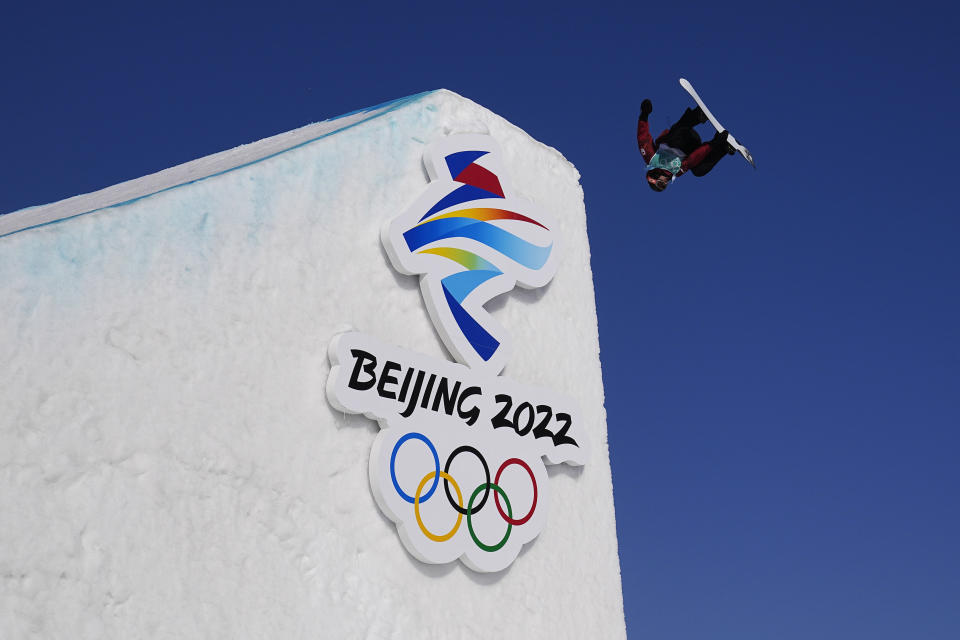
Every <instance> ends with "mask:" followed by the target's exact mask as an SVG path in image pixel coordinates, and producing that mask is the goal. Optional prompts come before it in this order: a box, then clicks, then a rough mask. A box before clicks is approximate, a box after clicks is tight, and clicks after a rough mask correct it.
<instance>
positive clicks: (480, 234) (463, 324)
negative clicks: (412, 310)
mask: <svg viewBox="0 0 960 640" xmlns="http://www.w3.org/2000/svg"><path fill="white" fill-rule="evenodd" d="M424 165H425V166H426V169H427V173H428V175H429V177H430V184H429V185H428V186H427V189H426V191H424V193H423V194H422V195H421V196H420V197H419V198H417V200H416V202H414V203H413V205H412V206H410V208H408V209H407V211H406V212H405V213H403V214H402V215H400V216H398V217H397V218H396V219H394V220H393V221H392V222H390V223H389V224H388V225H387V226H385V227H384V229H383V232H382V240H383V245H384V247H385V248H386V250H387V254H388V255H389V256H390V261H391V262H392V263H393V266H394V268H396V269H397V270H398V271H400V272H402V273H406V274H409V275H413V274H419V275H420V276H421V278H420V288H421V291H422V292H423V298H424V301H425V303H426V305H427V309H428V311H429V312H430V317H431V318H432V320H433V323H434V325H435V326H436V327H437V330H438V331H439V333H440V335H441V337H442V338H443V341H444V343H445V344H446V346H447V348H448V349H449V350H450V351H451V353H452V354H453V355H454V357H455V358H456V359H457V360H459V361H460V362H462V363H464V364H466V365H468V366H470V367H473V368H477V369H481V368H482V369H484V370H486V371H489V372H492V373H493V374H496V373H499V372H500V371H501V370H502V369H503V367H504V365H505V364H506V362H507V359H508V358H509V351H510V349H509V345H508V343H507V337H506V334H505V331H504V329H503V328H502V327H501V326H500V325H498V324H497V323H496V322H495V321H494V320H493V318H492V317H491V316H490V315H489V314H488V313H487V312H486V311H485V310H484V308H483V305H484V304H486V302H487V301H489V300H490V299H491V298H493V297H495V296H498V295H500V294H502V293H506V292H507V291H510V290H511V289H513V287H514V286H515V285H520V286H522V287H524V288H528V289H532V288H536V287H542V286H544V285H545V284H547V283H548V282H549V281H550V279H551V278H552V277H553V275H554V273H555V272H556V266H557V246H556V242H557V241H556V237H555V233H554V232H553V231H552V230H553V229H554V228H555V224H554V221H553V219H552V218H551V217H550V216H549V215H548V214H547V213H546V212H544V211H541V210H538V209H537V208H536V207H535V206H534V205H533V204H532V203H530V202H527V201H525V200H522V199H520V198H517V197H515V196H513V195H512V194H511V192H510V188H509V183H508V181H507V180H506V178H505V172H504V168H503V165H502V154H501V151H500V149H499V147H498V146H497V144H496V141H494V139H493V138H491V137H490V136H486V135H478V134H473V135H459V136H449V137H447V138H443V139H441V140H440V141H438V142H437V143H435V144H433V145H431V146H430V147H429V148H428V149H427V151H426V153H425V154H424Z"/></svg>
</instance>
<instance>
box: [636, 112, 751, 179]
mask: <svg viewBox="0 0 960 640" xmlns="http://www.w3.org/2000/svg"><path fill="white" fill-rule="evenodd" d="M652 111H653V103H652V102H650V100H649V99H647V100H644V101H643V102H642V103H641V104H640V118H639V119H638V120H637V145H639V147H640V153H641V155H643V159H644V160H646V162H647V184H649V185H650V188H651V189H653V190H654V191H663V190H664V189H666V188H667V185H669V184H670V183H671V182H672V181H673V180H674V178H677V177H679V176H681V175H683V174H684V173H686V172H687V170H690V171H691V172H692V173H693V175H695V176H697V177H702V176H705V175H706V174H707V173H708V172H709V171H710V170H711V169H713V167H714V165H716V164H717V163H718V162H719V161H720V158H722V157H723V156H725V155H727V154H730V155H733V154H734V153H736V150H735V149H734V148H733V147H732V146H731V145H730V144H728V143H727V136H728V133H727V132H726V131H718V132H717V134H716V135H715V136H713V139H712V140H710V142H702V141H701V140H700V134H698V133H697V131H696V129H694V127H695V126H696V125H698V124H703V123H704V122H706V121H707V115H706V114H705V113H704V112H703V109H701V108H700V107H699V106H697V108H696V109H687V110H686V111H684V112H683V115H682V116H681V117H680V119H679V120H677V121H676V122H675V123H674V124H673V126H671V127H670V128H669V129H667V130H666V131H664V132H663V133H661V134H660V135H659V136H657V138H656V139H654V138H653V136H652V135H650V125H649V123H648V122H647V117H648V116H649V115H650V113H651V112H652Z"/></svg>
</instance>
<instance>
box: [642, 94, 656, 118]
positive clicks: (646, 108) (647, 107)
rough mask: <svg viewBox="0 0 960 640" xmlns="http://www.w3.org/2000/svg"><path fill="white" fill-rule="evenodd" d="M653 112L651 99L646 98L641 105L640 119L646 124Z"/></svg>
mask: <svg viewBox="0 0 960 640" xmlns="http://www.w3.org/2000/svg"><path fill="white" fill-rule="evenodd" d="M652 111H653V103H652V102H650V99H649V98H644V99H643V102H641V103H640V119H641V120H643V121H644V122H646V120H647V116H649V115H650V113H651V112H652Z"/></svg>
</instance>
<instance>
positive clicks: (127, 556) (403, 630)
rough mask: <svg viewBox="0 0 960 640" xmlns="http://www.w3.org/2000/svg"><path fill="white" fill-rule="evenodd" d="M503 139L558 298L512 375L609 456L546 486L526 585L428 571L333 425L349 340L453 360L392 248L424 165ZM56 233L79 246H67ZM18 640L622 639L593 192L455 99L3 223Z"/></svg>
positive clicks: (1, 592) (536, 324) (512, 309)
mask: <svg viewBox="0 0 960 640" xmlns="http://www.w3.org/2000/svg"><path fill="white" fill-rule="evenodd" d="M451 133H489V134H491V135H493V136H494V137H495V138H496V139H497V140H498V141H499V142H500V144H501V146H502V147H503V150H504V153H505V160H506V163H507V166H508V169H509V171H510V179H511V183H512V184H513V186H514V189H515V190H516V191H517V192H518V193H519V194H520V195H521V196H522V197H524V198H527V199H529V200H532V201H534V202H536V203H537V204H538V205H539V206H541V207H546V208H549V209H550V210H551V212H552V213H553V215H554V216H555V218H556V219H557V221H558V224H559V233H560V235H561V237H562V238H563V247H562V251H563V255H562V258H561V261H560V266H559V268H558V271H557V275H556V276H555V277H554V279H553V281H552V282H551V284H550V285H549V286H547V287H545V288H543V289H538V290H534V291H526V290H520V289H518V290H514V291H513V292H511V293H510V294H508V295H504V296H501V297H500V298H497V299H496V300H494V301H493V302H491V303H490V304H488V309H489V310H490V311H491V312H492V313H493V314H494V315H495V317H496V318H497V320H498V321H499V322H500V323H502V324H503V325H504V326H505V327H506V328H507V329H508V330H509V331H510V332H511V336H512V338H513V340H514V345H515V347H514V352H513V354H512V356H511V358H510V361H509V362H508V364H507V366H506V368H505V369H504V372H503V375H505V376H508V377H510V378H512V379H515V380H518V381H521V382H524V383H527V384H531V385H536V386H539V387H545V388H550V389H554V390H556V391H557V392H558V393H563V394H567V395H569V396H571V397H574V398H576V400H577V401H578V402H579V404H580V406H581V407H582V410H583V414H584V418H585V424H584V429H585V430H586V431H587V433H588V434H589V437H590V440H591V442H592V443H593V452H592V455H591V459H590V460H588V461H587V463H586V464H585V465H584V466H583V467H581V468H573V467H569V466H567V465H557V466H552V467H549V475H550V479H549V483H550V507H549V509H550V511H549V521H548V523H547V524H546V526H545V528H544V531H543V532H542V533H541V534H540V535H539V537H537V538H536V539H535V540H534V541H533V542H531V543H529V544H528V545H526V546H525V547H524V549H523V551H522V552H521V553H520V556H519V557H518V558H517V560H516V561H515V562H514V563H513V564H512V565H511V566H510V567H509V568H508V569H507V570H505V571H502V572H499V573H495V574H478V573H474V572H473V571H471V570H469V569H467V568H466V567H464V566H463V565H462V564H460V563H457V562H454V563H451V564H448V565H426V564H423V563H421V562H419V561H417V560H416V559H414V558H413V557H412V556H410V555H409V554H408V553H407V552H406V551H405V550H404V548H403V545H402V544H401V542H400V540H399V538H398V536H397V531H396V528H395V527H394V525H393V523H391V522H390V521H389V520H388V519H387V518H386V517H384V516H383V515H381V513H380V511H379V510H378V508H377V506H376V504H375V502H374V500H373V497H372V496H371V493H370V485H369V480H368V458H369V455H370V448H371V443H372V442H373V439H374V436H375V435H376V433H377V431H378V427H377V425H376V424H375V423H374V422H373V421H372V420H370V419H368V418H365V417H363V416H358V415H345V414H342V413H339V412H337V411H335V410H334V409H332V408H331V406H330V405H329V404H328V403H327V400H326V397H325V394H324V386H325V383H326V380H327V376H328V373H329V367H330V365H329V362H328V359H327V347H328V344H329V343H330V341H331V339H332V338H333V336H334V335H336V334H337V333H339V332H342V331H343V330H345V329H347V328H354V329H358V330H362V331H364V332H367V333H369V334H372V335H376V336H378V337H379V338H380V339H382V340H384V341H387V342H390V343H392V344H396V345H398V346H400V347H402V348H404V349H410V350H414V351H417V352H419V353H424V354H428V355H431V356H435V357H438V358H448V357H449V356H448V355H447V354H446V353H445V352H444V349H443V347H442V345H441V342H440V340H439V339H438V337H437V335H436V333H435V330H434V328H433V326H432V324H431V322H430V319H429V317H428V314H427V311H426V309H425V308H424V304H423V301H422V298H421V295H420V291H419V287H418V283H417V279H416V277H413V276H404V275H400V274H398V273H396V272H395V271H393V269H391V267H390V266H389V263H388V260H387V258H386V255H385V253H384V251H383V249H382V247H381V245H380V237H379V232H380V228H381V226H382V225H383V223H384V221H386V220H389V219H390V218H392V217H394V216H396V215H397V214H398V213H399V212H400V211H402V210H403V208H404V207H405V206H407V205H408V204H409V203H410V202H411V201H412V200H413V199H414V198H416V197H417V196H418V195H419V194H420V193H421V191H422V190H423V188H424V186H425V184H426V183H427V177H426V174H425V172H424V169H423V165H422V162H421V156H422V153H423V149H424V146H425V144H426V143H427V142H429V141H431V140H433V139H435V138H436V137H438V136H444V135H449V134H451ZM58 220H59V221H58ZM0 225H2V226H0V235H5V237H2V238H0V309H2V310H3V311H2V315H0V366H2V370H3V372H4V376H3V377H4V384H3V385H0V638H71V639H73V638H270V639H277V638H284V639H291V638H311V639H312V638H358V637H359V638H418V639H419V638H461V637H462V638H480V637H490V638H514V637H524V638H550V637H561V638H567V637H583V638H588V637H589V638H616V637H623V636H624V635H625V628H624V619H623V606H622V599H621V591H620V575H619V561H618V556H617V540H616V532H615V525H614V508H613V495H612V485H611V479H610V466H609V459H608V456H607V448H606V440H607V439H606V420H605V414H604V409H603V387H602V383H601V375H600V360H599V347H598V339H597V322H596V311H595V305H594V295H593V283H592V277H591V271H590V262H589V258H590V255H589V245H588V241H587V232H586V218H585V211H584V205H583V194H582V191H581V189H580V186H579V175H578V174H577V172H576V170H575V169H574V167H573V166H572V165H571V164H570V163H569V162H567V161H566V160H565V159H564V158H563V157H562V156H561V155H560V154H559V153H558V152H557V151H556V150H554V149H551V148H549V147H546V146H544V145H542V144H540V143H538V142H536V141H535V140H533V139H532V138H530V137H529V136H528V135H526V134H525V133H524V132H523V131H521V130H520V129H518V128H516V127H515V126H513V125H511V124H510V123H508V122H506V121H505V120H503V119H502V118H500V117H499V116H497V115H495V114H493V113H491V112H490V111H488V110H486V109H484V108H483V107H480V106H479V105H477V104H475V103H473V102H471V101H469V100H467V99H465V98H462V97H460V96H458V95H456V94H453V93H451V92H449V91H436V92H430V93H426V94H421V95H419V96H414V97H412V98H411V99H407V100H402V101H397V102H396V103H391V104H389V105H386V106H381V107H379V108H377V109H374V110H368V111H364V112H358V113H357V114H352V115H350V116H347V117H346V118H343V119H339V120H332V121H328V122H325V123H319V124H317V125H310V127H304V128H303V129H298V130H296V131H293V132H290V133H289V134H283V135H282V136H276V137H274V138H270V139H268V140H264V141H261V142H259V143H254V144H252V145H247V146H245V147H240V148H238V149H235V150H231V151H227V152H223V153H222V154H216V155H215V156H211V157H209V158H204V159H202V160H198V161H195V162H193V163H188V164H186V165H182V166H181V167H174V168H172V169H168V170H167V171H164V172H160V173H159V174H155V175H153V176H147V177H146V178H141V179H139V180H135V181H131V182H129V183H124V184H122V185H118V186H117V187H111V188H110V189H105V190H103V191H101V192H97V193H94V194H88V195H85V196H78V197H77V198H71V199H69V200H65V201H63V202H62V203H55V204H52V205H46V206H44V207H34V208H31V209H25V210H23V211H18V212H13V213H10V214H7V215H4V216H0Z"/></svg>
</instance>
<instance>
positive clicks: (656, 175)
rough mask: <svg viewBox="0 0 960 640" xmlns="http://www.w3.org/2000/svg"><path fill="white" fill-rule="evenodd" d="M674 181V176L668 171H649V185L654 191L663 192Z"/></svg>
mask: <svg viewBox="0 0 960 640" xmlns="http://www.w3.org/2000/svg"><path fill="white" fill-rule="evenodd" d="M671 180H673V174H672V173H670V172H669V171H667V170H666V169H650V171H647V184H648V185H650V188H651V189H653V190H654V191H658V192H659V191H663V190H664V189H666V188H667V185H668V184H670V181H671Z"/></svg>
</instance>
